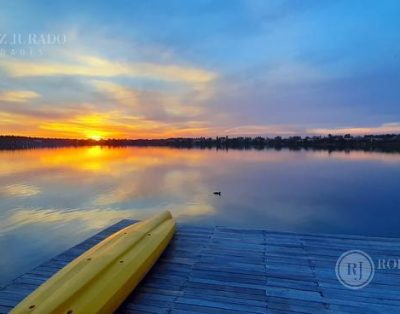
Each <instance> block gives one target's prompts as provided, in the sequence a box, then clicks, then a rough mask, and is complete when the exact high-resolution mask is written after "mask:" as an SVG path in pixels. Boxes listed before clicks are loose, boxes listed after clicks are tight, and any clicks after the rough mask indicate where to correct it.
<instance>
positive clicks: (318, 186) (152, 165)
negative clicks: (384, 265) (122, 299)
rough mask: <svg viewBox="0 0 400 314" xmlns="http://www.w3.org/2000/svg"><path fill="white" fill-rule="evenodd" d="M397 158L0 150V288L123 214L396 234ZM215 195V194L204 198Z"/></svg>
mask: <svg viewBox="0 0 400 314" xmlns="http://www.w3.org/2000/svg"><path fill="white" fill-rule="evenodd" d="M399 178H400V155H399V154H385V153H367V152H350V153H345V152H332V153H329V152H324V151H320V152H312V151H296V152H294V151H287V150H281V151H274V150H267V151H238V150H232V151H228V152H226V151H215V150H185V149H170V148H105V147H86V148H85V147H83V148H63V149H38V150H25V151H2V152H0V249H3V250H5V251H7V252H8V254H7V255H6V256H3V258H2V259H1V261H0V270H1V272H0V284H1V283H4V282H6V281H8V280H10V279H11V278H13V277H15V276H16V275H18V273H20V272H24V271H26V270H28V269H30V268H32V267H33V266H34V265H35V264H37V263H39V262H41V261H43V260H45V259H46V258H50V257H51V256H53V255H55V254H57V253H58V252H61V251H62V250H64V249H66V248H68V247H70V246H72V245H73V244H75V243H78V242H79V241H81V240H83V239H85V238H86V237H88V236H89V235H91V234H94V233H96V232H97V231H98V230H99V229H101V228H103V227H105V226H107V225H109V224H111V223H113V222H116V221H119V220H121V219H123V218H133V219H141V218H144V217H146V216H148V215H151V214H153V213H156V212H159V211H160V210H163V209H170V210H171V211H172V212H173V213H174V215H175V216H176V217H177V218H178V220H179V221H183V222H194V223H196V224H204V225H206V224H208V225H216V224H218V225H230V226H240V227H249V228H269V229H274V230H286V231H300V232H328V233H353V234H368V235H382V236H384V235H386V236H400V231H399V230H398V223H399V219H400V212H399V210H398V209H399V208H400V196H399V195H398V191H397V189H398V186H399ZM213 191H222V195H221V197H220V196H216V195H213Z"/></svg>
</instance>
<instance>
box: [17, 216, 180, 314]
mask: <svg viewBox="0 0 400 314" xmlns="http://www.w3.org/2000/svg"><path fill="white" fill-rule="evenodd" d="M174 233H175V220H174V219H173V218H172V216H171V213H170V212H169V211H166V212H163V213H161V214H159V215H156V216H154V217H152V218H150V219H147V220H144V221H141V222H138V223H136V224H133V225H130V226H128V227H126V228H124V229H122V230H120V231H118V232H116V233H114V234H113V235H111V236H109V237H108V238H107V239H105V240H103V241H102V242H100V243H99V244H97V245H96V246H94V247H93V248H91V249H90V250H88V251H86V252H85V253H84V254H82V255H81V256H79V257H78V258H76V259H75V260H74V261H72V262H71V263H69V264H68V265H67V266H65V267H64V268H63V269H61V270H60V271H59V272H57V273H56V274H55V275H53V276H52V277H51V278H50V279H49V280H47V281H46V282H45V283H44V284H42V285H41V286H40V287H39V288H37V289H36V290H35V291H34V292H33V293H32V294H30V295H29V296H27V297H26V298H25V299H24V300H23V301H22V302H21V303H19V304H18V305H17V306H16V307H15V308H14V309H13V310H12V312H11V313H31V312H36V313H67V314H76V313H85V314H86V313H111V312H113V311H115V310H116V309H117V308H118V306H119V305H120V304H121V303H122V302H123V301H124V300H125V298H126V297H127V296H128V295H129V294H130V293H131V292H132V290H133V289H134V288H135V287H136V286H137V285H138V284H139V282H140V281H141V280H142V279H143V277H144V276H145V275H146V273H147V272H148V271H149V270H150V269H151V268H152V266H153V265H154V263H155V262H156V261H157V259H158V258H159V257H160V255H161V254H162V252H163V251H164V249H165V248H166V247H167V245H168V243H169V242H170V240H171V239H172V237H173V235H174Z"/></svg>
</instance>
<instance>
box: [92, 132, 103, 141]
mask: <svg viewBox="0 0 400 314" xmlns="http://www.w3.org/2000/svg"><path fill="white" fill-rule="evenodd" d="M89 139H91V140H94V141H96V142H98V141H100V140H101V139H102V137H101V136H100V135H98V134H92V135H89Z"/></svg>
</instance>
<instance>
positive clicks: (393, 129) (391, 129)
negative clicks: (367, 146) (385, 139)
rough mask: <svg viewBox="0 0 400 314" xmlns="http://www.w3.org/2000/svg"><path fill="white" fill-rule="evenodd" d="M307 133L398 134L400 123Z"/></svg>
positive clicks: (319, 130) (308, 131)
mask: <svg viewBox="0 0 400 314" xmlns="http://www.w3.org/2000/svg"><path fill="white" fill-rule="evenodd" d="M307 133H310V134H318V135H327V134H333V135H343V134H353V135H364V134H387V133H400V123H399V122H395V123H384V124H382V125H381V126H377V127H373V126H372V127H345V128H332V129H324V128H319V129H318V128H317V129H309V130H307Z"/></svg>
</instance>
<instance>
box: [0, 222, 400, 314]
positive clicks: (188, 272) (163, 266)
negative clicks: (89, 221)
mask: <svg viewBox="0 0 400 314" xmlns="http://www.w3.org/2000/svg"><path fill="white" fill-rule="evenodd" d="M131 223H134V221H131V220H122V221H120V222H119V223H117V224H115V225H113V226H111V227H109V228H107V229H105V230H103V231H101V232H99V233H98V234H96V235H94V236H92V237H91V238H89V239H87V240H86V241H84V242H82V243H80V244H78V245H76V246H74V247H72V248H71V249H69V250H67V251H66V252H64V253H62V254H60V255H58V256H56V257H54V258H52V259H50V260H49V261H47V262H45V263H43V264H42V265H40V266H38V267H36V268H34V269H32V270H31V271H29V272H27V273H26V274H23V275H22V276H20V277H18V278H16V279H15V280H14V281H13V282H12V283H10V284H9V285H7V286H6V287H4V288H2V290H0V313H7V312H9V311H10V309H11V308H12V307H13V306H15V305H16V304H17V303H18V302H20V301H21V300H22V299H23V298H24V297H25V296H26V295H28V294H29V293H30V292H32V291H33V290H34V289H36V288H37V287H38V286H39V285H40V284H41V283H42V282H44V281H45V280H47V279H48V278H49V277H51V276H52V275H53V274H54V273H55V272H57V271H58V270H59V269H61V268H62V267H64V266H65V265H66V264H67V263H69V262H70V261H72V260H73V259H74V258H76V257H77V256H79V255H80V254H82V253H83V252H84V251H86V250H87V249H89V248H90V247H92V246H93V245H95V244H97V243H98V242H100V241H101V240H103V239H105V238H106V237H107V236H109V235H110V234H112V233H114V232H116V231H118V230H120V229H122V228H124V227H126V226H128V225H129V224H131ZM351 249H361V250H364V251H365V252H367V253H368V254H370V255H371V256H372V257H373V258H398V257H399V256H400V239H396V238H377V237H375V238H370V237H363V236H353V235H351V236H346V235H316V234H297V233H290V232H273V231H265V230H251V229H250V230H249V229H238V228H226V227H215V228H213V227H204V226H193V225H190V224H189V225H188V224H179V225H178V227H177V232H176V235H175V237H174V239H173V240H172V241H171V243H170V245H169V246H168V248H167V250H166V251H165V252H164V254H163V255H162V256H161V258H160V260H159V261H158V262H157V264H156V265H155V267H154V268H153V269H152V270H151V271H150V273H149V274H148V275H147V276H146V278H145V279H144V280H143V282H142V283H141V284H140V286H139V287H138V288H137V289H136V290H135V291H134V292H133V293H132V294H131V295H130V296H129V297H128V298H127V300H126V301H125V303H124V304H123V305H122V306H121V307H120V309H119V310H118V313H143V314H146V313H147V314H149V313H168V314H172V313H176V314H183V313H185V314H191V313H192V314H193V313H211V314H213V313H218V314H225V313H226V314H228V313H229V314H231V313H232V314H235V313H277V314H283V313H388V312H390V313H395V312H396V311H398V309H399V308H400V294H399V291H400V271H398V270H384V271H379V272H376V274H375V277H374V279H373V281H372V282H371V284H370V285H369V286H368V287H366V288H364V289H361V290H357V291H354V290H349V289H347V288H345V287H344V286H342V285H341V284H340V283H339V282H338V280H337V278H336V275H335V270H334V267H335V264H336V261H337V258H338V257H339V256H340V255H341V254H342V253H343V252H345V251H347V250H351Z"/></svg>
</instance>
